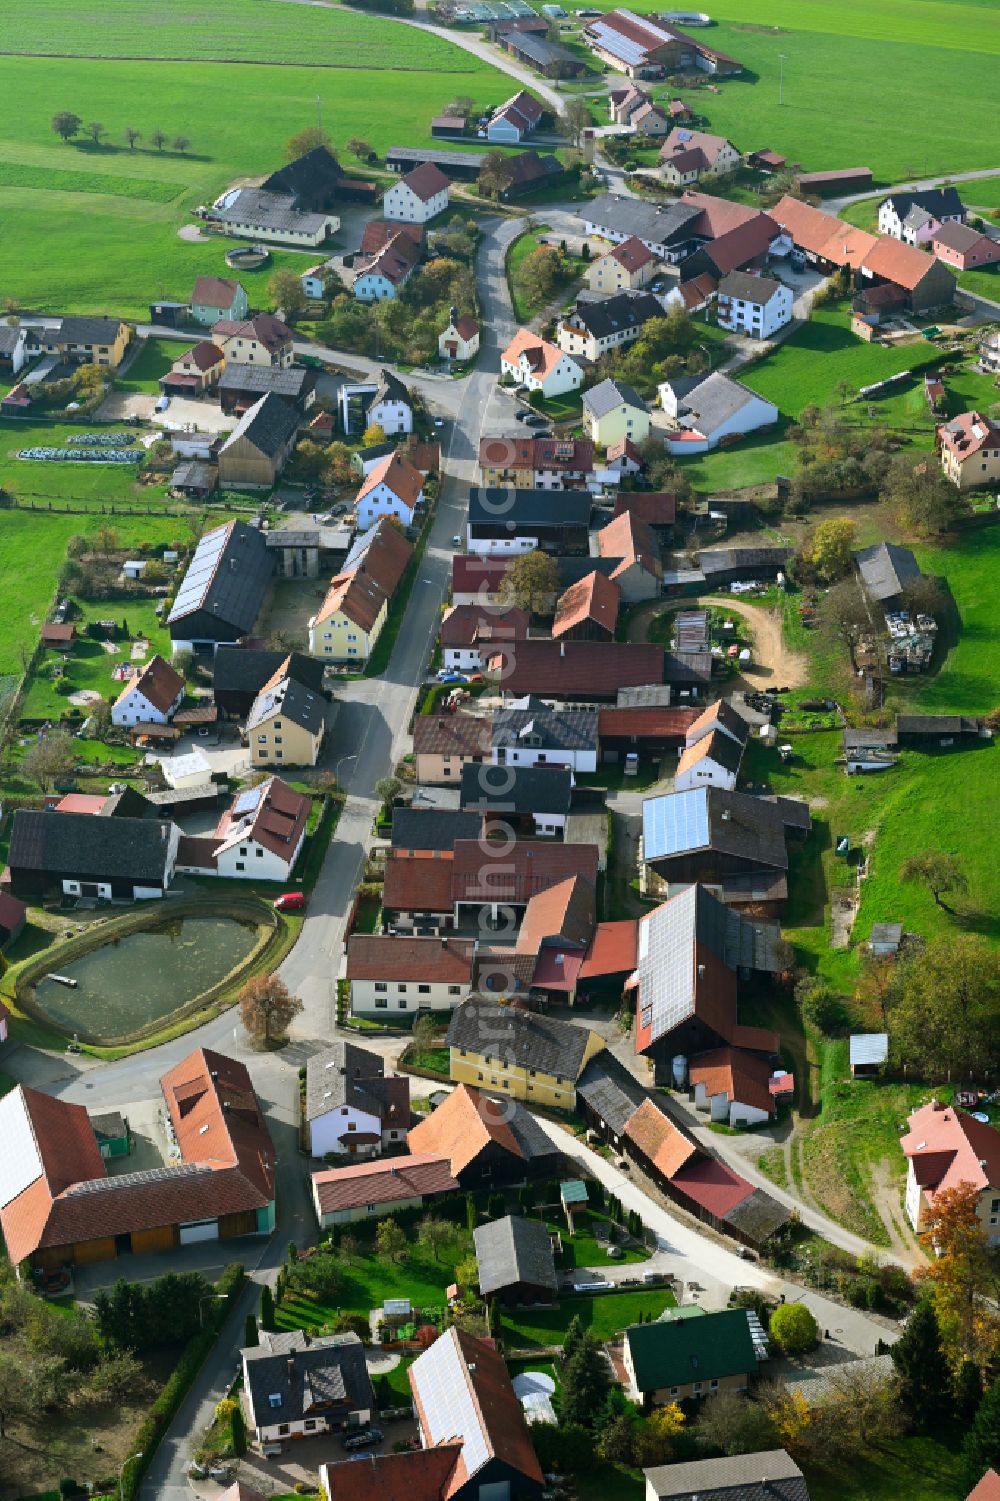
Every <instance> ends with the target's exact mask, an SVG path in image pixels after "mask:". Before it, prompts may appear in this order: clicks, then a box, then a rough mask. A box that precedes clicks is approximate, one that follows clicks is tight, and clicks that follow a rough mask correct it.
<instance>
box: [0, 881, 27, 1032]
mask: <svg viewBox="0 0 1000 1501" xmlns="http://www.w3.org/2000/svg"><path fill="white" fill-rule="evenodd" d="M27 919H28V908H27V906H26V905H25V903H24V902H19V901H18V899H17V897H16V896H11V895H10V894H9V892H6V891H0V951H2V950H3V949H5V948H6V947H7V946H8V944H11V943H14V942H15V941H16V940H17V939H18V938H20V936H21V934H22V932H23V931H24V924H25V923H26V922H27ZM9 1014H10V1013H9V1012H8V1011H7V1009H6V1007H4V1009H3V1014H2V1015H0V1042H6V1041H7V1017H8V1016H9Z"/></svg>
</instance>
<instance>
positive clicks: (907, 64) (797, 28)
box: [595, 0, 1000, 202]
mask: <svg viewBox="0 0 1000 1501" xmlns="http://www.w3.org/2000/svg"><path fill="white" fill-rule="evenodd" d="M595 3H596V4H597V5H599V6H600V8H601V9H602V10H611V9H613V8H614V0H595ZM633 8H634V9H635V10H636V11H643V12H650V11H657V10H660V9H662V6H661V5H660V3H659V0H635V4H634V6H633ZM709 10H710V13H711V15H712V17H713V18H714V19H715V20H716V21H717V22H718V23H719V24H718V25H715V26H712V27H711V28H709V29H708V30H706V31H702V32H701V33H700V35H701V36H702V37H703V38H704V40H705V41H706V42H707V43H708V45H709V46H711V47H714V48H716V49H717V50H719V51H720V52H725V53H727V54H728V55H730V56H731V57H736V58H739V60H740V61H741V62H742V63H743V64H744V66H745V67H746V68H747V69H748V70H749V74H746V75H744V77H743V78H742V79H733V80H727V81H725V82H723V83H721V84H720V85H719V88H720V92H719V93H718V94H712V93H710V92H708V91H707V90H706V89H704V88H701V89H696V90H690V91H688V94H687V96H686V97H687V98H688V102H689V103H693V104H695V105H696V107H697V108H698V110H699V111H700V112H704V114H705V115H706V116H707V117H708V119H709V121H710V128H711V129H712V130H717V131H719V132H721V133H722V134H724V135H728V136H730V138H731V139H732V140H733V141H735V143H736V144H737V145H738V146H739V147H740V148H741V149H742V150H754V149H760V148H761V147H763V146H770V147H771V149H772V150H774V151H780V152H782V153H783V154H784V155H785V156H787V157H788V158H789V160H791V161H798V162H801V163H802V164H803V166H804V167H806V168H809V169H811V170H821V169H824V168H833V167H849V166H868V167H871V168H872V171H873V172H874V173H875V177H876V179H877V180H878V181H879V182H880V183H886V184H888V183H893V182H903V181H906V180H908V179H909V178H911V177H913V176H914V175H916V176H925V175H930V174H932V173H933V174H940V173H945V172H960V171H963V170H972V169H976V168H984V167H997V168H1000V141H998V139H997V134H996V131H995V130H993V129H992V128H991V127H990V124H989V122H990V120H991V119H992V118H993V117H994V115H995V110H996V73H997V67H998V58H1000V11H998V8H997V7H996V5H995V4H993V3H992V0H968V3H967V0H954V3H953V0H846V3H843V4H841V3H838V4H835V5H834V4H830V3H828V0H721V3H720V4H718V5H714V4H713V5H712V6H710V7H709ZM782 53H783V54H784V58H785V64H784V73H785V78H784V103H783V104H781V105H779V103H778V74H779V66H780V61H779V58H780V54H782ZM959 81H960V82H959ZM983 201H984V202H985V201H987V200H983Z"/></svg>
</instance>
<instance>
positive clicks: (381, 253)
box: [351, 229, 422, 302]
mask: <svg viewBox="0 0 1000 1501" xmlns="http://www.w3.org/2000/svg"><path fill="white" fill-rule="evenodd" d="M421 254H422V247H421V246H420V245H419V244H417V243H416V242H415V241H414V240H413V238H412V237H411V236H410V235H408V234H407V233H406V232H405V230H403V229H400V231H399V232H398V233H397V234H394V235H392V236H391V237H390V238H389V239H387V240H386V241H385V243H384V244H383V245H382V246H381V247H380V248H379V249H378V250H375V251H372V252H371V253H370V254H368V253H362V254H360V255H357V256H355V258H354V265H353V268H352V269H353V271H354V273H355V275H354V284H353V286H352V288H351V291H352V293H353V295H354V297H355V298H356V299H357V301H358V302H387V301H390V300H391V299H392V298H393V297H395V296H396V294H397V292H399V290H400V288H401V287H405V286H406V283H407V282H408V281H409V279H410V277H411V276H412V275H413V273H414V271H416V269H417V266H418V265H419V263H420V257H421Z"/></svg>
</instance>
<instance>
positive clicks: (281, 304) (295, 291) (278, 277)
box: [267, 269, 309, 322]
mask: <svg viewBox="0 0 1000 1501" xmlns="http://www.w3.org/2000/svg"><path fill="white" fill-rule="evenodd" d="M267 290H268V292H269V293H270V294H271V301H272V302H273V303H274V305H275V307H276V308H280V309H281V311H282V314H283V316H284V317H285V318H287V319H288V320H289V321H290V322H294V321H295V319H296V318H297V317H298V316H299V314H300V313H303V312H305V308H306V304H307V303H308V301H309V299H308V297H307V296H306V294H305V290H304V288H303V286H302V283H301V281H300V280H299V278H298V276H297V275H296V274H295V272H294V271H289V270H287V269H286V270H282V271H275V272H273V273H272V275H271V277H270V278H269V280H268V283H267Z"/></svg>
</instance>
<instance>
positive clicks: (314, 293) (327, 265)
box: [299, 259, 336, 302]
mask: <svg viewBox="0 0 1000 1501" xmlns="http://www.w3.org/2000/svg"><path fill="white" fill-rule="evenodd" d="M335 270H336V266H335V264H334V262H333V260H332V259H331V260H326V261H317V263H316V265H315V266H309V267H308V269H307V270H305V271H303V272H302V275H301V276H300V277H299V285H300V286H301V288H302V290H303V292H305V294H306V296H307V297H308V298H309V301H310V302H323V301H324V300H325V298H326V288H327V281H328V278H329V276H330V273H331V272H333V271H335Z"/></svg>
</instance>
